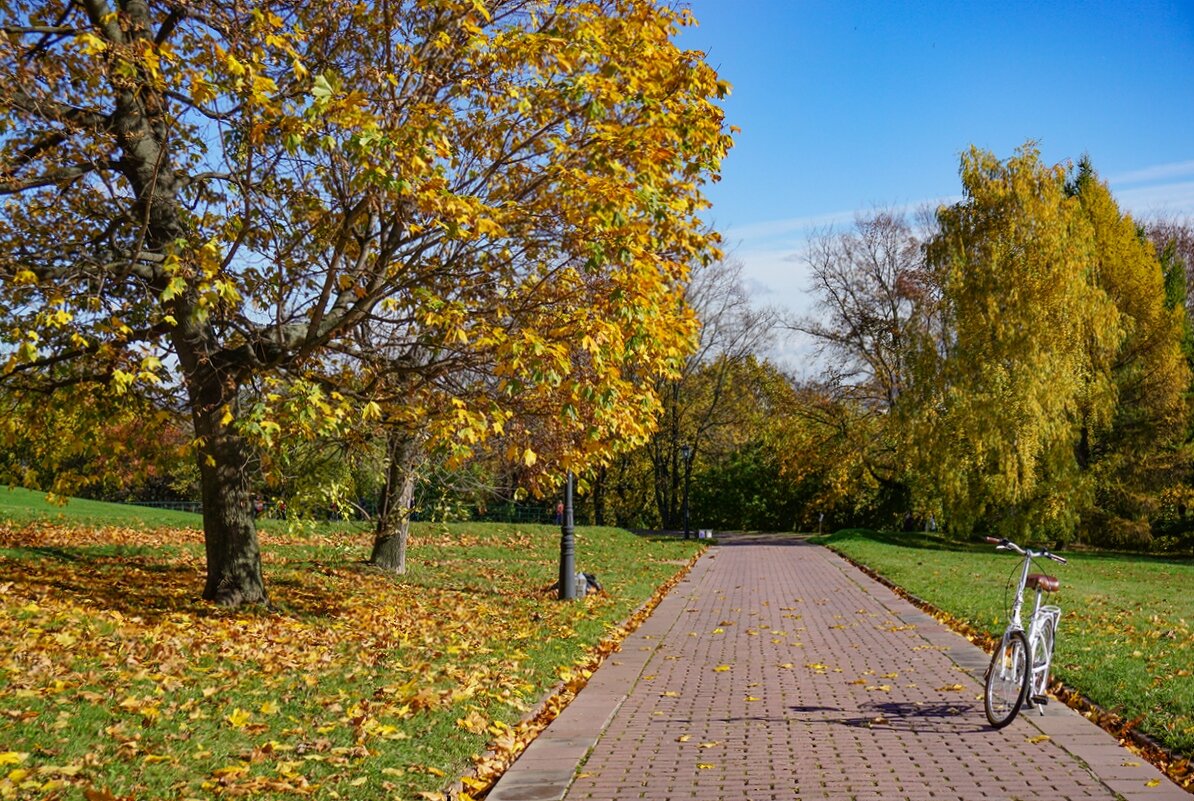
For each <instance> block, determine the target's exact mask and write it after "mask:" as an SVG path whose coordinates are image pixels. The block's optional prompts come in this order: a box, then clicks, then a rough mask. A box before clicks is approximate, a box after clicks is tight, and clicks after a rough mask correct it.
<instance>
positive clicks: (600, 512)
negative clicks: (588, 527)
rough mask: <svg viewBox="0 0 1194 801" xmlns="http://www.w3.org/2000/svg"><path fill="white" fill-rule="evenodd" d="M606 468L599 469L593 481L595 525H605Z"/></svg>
mask: <svg viewBox="0 0 1194 801" xmlns="http://www.w3.org/2000/svg"><path fill="white" fill-rule="evenodd" d="M606 475H607V474H606V468H604V467H600V468H598V469H597V476H596V477H595V479H594V480H593V525H596V526H604V525H605V479H606Z"/></svg>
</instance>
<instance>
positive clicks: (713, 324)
mask: <svg viewBox="0 0 1194 801" xmlns="http://www.w3.org/2000/svg"><path fill="white" fill-rule="evenodd" d="M742 270H743V266H742V264H741V262H738V261H734V260H732V259H729V260H721V261H717V262H713V263H711V264H709V265H707V266H704V267H701V268H699V269H697V270H696V271H695V272H694V274H693V278H692V282H691V284H690V285H689V286H688V289H687V293H686V302H687V303H688V304H689V305H690V306H691V307H692V309H693V310H694V312H695V313H696V316H697V319H698V320H699V321H700V325H701V328H700V334H699V340H698V342H697V346H696V350H695V351H694V352H693V353H692V355H691V356H689V357H688V359H687V360H686V361H685V363H684V365H683V367H682V369H681V370H680V371H679V374H678V375H676V376H674V377H670V378H667V379H664V380H660V381H659V382H658V387H657V389H658V392H659V395H660V398H661V400H662V402H663V415H662V418H661V420H660V424H659V428H658V430H657V431H656V432H655V433H654V434H653V436H652V437H651V441H650V445H649V447H648V454H649V456H650V460H651V467H652V473H653V479H654V500H655V506H656V509H657V510H658V514H659V519H660V522H661V524H662V525H663V526H664V527H665V528H676V527H677V526H678V525H679V524H680V523H681V522H682V521H681V520H680V516H681V504H682V498H683V483H684V480H685V478H686V475H687V472H688V471H689V470H690V469H691V465H692V464H693V463H696V462H698V461H699V460H700V459H703V458H705V457H707V456H716V455H718V450H719V449H720V448H722V445H723V444H724V443H721V442H719V432H728V431H734V430H738V429H739V428H740V427H741V426H742V423H743V421H744V420H745V419H746V417H745V416H746V414H747V412H748V411H749V410H748V403H747V402H745V399H746V395H745V394H744V393H743V387H742V386H741V384H740V383H738V380H737V379H739V378H740V377H741V376H740V375H739V373H740V371H741V370H745V369H747V368H748V364H749V363H751V362H752V360H754V359H756V358H758V357H761V356H762V354H763V352H764V351H765V350H766V349H767V348H768V347H769V345H770V343H771V341H772V339H773V337H774V335H775V328H776V324H777V315H776V312H775V310H774V309H770V308H767V307H761V306H758V305H756V304H755V303H753V302H752V300H751V298H750V295H749V292H748V291H747V288H746V284H745V281H744V280H743V276H742ZM684 445H687V446H688V448H689V451H688V454H689V456H688V458H689V464H687V465H686V464H685V463H684V459H683V457H682V450H681V449H682V446H684ZM599 478H600V477H599Z"/></svg>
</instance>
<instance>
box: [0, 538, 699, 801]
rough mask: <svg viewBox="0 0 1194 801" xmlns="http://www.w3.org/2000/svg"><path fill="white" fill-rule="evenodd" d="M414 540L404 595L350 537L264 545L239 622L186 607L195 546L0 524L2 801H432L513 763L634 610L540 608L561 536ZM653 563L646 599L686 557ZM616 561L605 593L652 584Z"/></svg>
mask: <svg viewBox="0 0 1194 801" xmlns="http://www.w3.org/2000/svg"><path fill="white" fill-rule="evenodd" d="M626 536H628V537H629V536H631V535H628V534H627V535H626ZM414 539H415V542H414V543H412V562H413V563H414V564H415V565H416V567H415V569H413V570H412V574H413V575H412V576H410V577H407V578H406V579H402V580H396V579H395V577H393V576H391V575H388V574H385V573H382V572H380V571H375V570H370V569H365V568H363V567H362V566H361V565H360V564H358V563H356V562H354V561H353V560H352V559H351V558H350V557H346V556H345V555H344V554H350V553H355V554H356V556H357V558H359V555H360V552H361V550H362V548H361V547H358V548H356V549H355V551H354V550H352V549H348V550H346V549H344V548H343V547H342V546H343V541H344V535H339V536H338V537H337V536H336V535H319V536H307V537H293V536H289V535H286V534H265V535H263V540H265V541H266V542H267V549H266V551H265V553H266V568H265V569H266V573H267V583H268V585H269V586H270V588H271V589H272V591H273V592H274V593H275V595H276V597H277V599H278V606H277V607H276V608H271V609H264V608H248V609H240V610H227V609H221V608H217V607H214V606H211V605H208V604H206V603H204V602H202V601H199V600H197V598H196V596H197V595H198V591H199V588H200V587H201V586H202V578H203V563H202V551H201V544H202V535H201V533H198V532H194V531H190V530H169V531H163V530H134V529H112V528H109V529H103V530H85V529H67V528H64V527H60V526H52V525H48V524H44V523H37V524H34V525H31V526H26V527H21V528H19V529H17V528H15V527H13V526H3V525H0V548H4V549H6V551H4V552H0V568H2V573H0V575H2V576H3V581H0V654H2V656H0V687H3V689H2V690H0V697H2V698H3V700H4V704H3V706H2V709H0V714H2V715H3V716H4V717H3V719H0V725H3V727H4V728H5V729H6V732H7V733H6V735H5V741H6V742H5V747H6V749H10V750H6V751H5V753H4V754H0V757H3V758H6V759H9V760H16V759H18V757H14V756H9V755H11V754H17V755H23V756H20V757H19V764H18V763H16V762H13V766H12V767H8V766H5V767H4V768H0V799H8V798H18V797H21V798H24V797H29V798H33V797H38V798H40V797H44V796H47V795H49V794H53V793H57V792H60V791H65V790H69V789H70V788H76V789H75V790H74V792H75V793H78V792H80V791H81V790H88V791H90V792H91V793H92V794H93V795H96V796H97V798H106V797H109V796H110V797H113V798H119V797H123V796H126V795H132V796H136V797H150V796H156V797H161V796H166V795H169V796H173V797H197V796H204V795H212V794H217V793H218V794H228V795H242V794H254V795H260V794H265V795H279V796H280V795H313V796H316V797H329V798H330V797H335V795H336V793H337V792H343V791H344V789H345V788H352V789H353V790H354V792H356V791H357V790H358V789H359V790H360V791H361V792H364V791H368V792H372V793H374V794H378V795H397V796H402V797H406V796H413V795H415V794H417V793H421V792H437V791H438V790H439V789H440V788H442V787H443V785H444V783H445V776H447V774H448V772H452V773H456V772H458V771H460V770H462V769H463V768H464V767H465V766H466V765H467V762H468V757H469V755H470V754H478V753H480V752H481V751H483V750H484V749H485V746H486V743H489V749H490V753H491V754H493V753H499V754H500V753H509V752H516V751H518V750H520V744H519V737H525V736H526V734H525V733H520V732H518V731H516V727H512V726H511V725H510V724H512V723H516V722H517V721H518V720H519V719H520V718H521V717H523V716H524V714H525V713H526V711H527V710H528V709H529V707H530V705H531V704H532V703H533V702H534V701H535V699H536V698H537V697H538V695H539V694H540V693H542V691H543V690H544V689H545V688H546V687H547V686H549V685H550V684H551V683H552V682H553V681H554V680H555V677H556V671H557V668H558V667H560V666H562V665H572V664H576V663H579V664H578V665H577V667H576V668H575V681H572V682H565V683H566V684H569V685H571V686H575V685H576V684H578V683H579V684H583V680H584V678H585V673H586V672H587V671H591V668H592V667H594V666H595V665H589V666H586V664H585V663H586V662H588V661H590V660H591V658H592V655H593V653H594V652H595V651H596V650H600V649H601V648H605V649H606V650H607V652H608V650H612V649H613V648H614V647H616V644H615V645H608V644H607V645H599V643H600V641H601V640H602V638H603V637H607V635H608V634H609V633H610V632H609V629H610V626H611V625H612V624H613V623H614V622H615V621H616V620H617V619H618V618H619V617H625V615H626V614H628V613H629V611H630V609H631V608H633V606H635V605H637V604H638V603H639V602H640V601H641V600H643V599H642V598H638V599H637V600H636V599H635V598H633V597H622V598H615V597H614V596H613V595H612V594H607V595H605V596H591V597H590V598H588V599H586V600H584V601H582V602H579V603H576V604H559V603H556V602H554V601H552V600H550V599H547V598H545V596H544V595H543V593H542V592H541V589H542V585H543V584H544V579H545V578H547V577H549V576H550V575H551V572H552V570H553V569H554V566H553V565H551V564H550V560H545V559H544V557H545V556H550V552H551V549H552V548H553V547H554V545H555V535H554V533H553V534H551V535H550V536H540V537H531V536H528V535H526V534H525V533H520V532H517V531H502V532H498V531H493V532H487V531H486V530H484V529H482V530H481V531H480V533H476V532H473V533H469V534H457V533H453V532H448V531H442V532H438V533H432V534H430V535H429V536H427V537H426V540H425V541H420V540H419V538H417V537H416V538H414ZM639 542H641V541H635V542H632V543H631V545H634V546H635V547H637V546H638V544H639ZM359 544H360V543H358V545H359ZM113 545H120V546H121V547H122V548H133V549H135V551H133V552H132V553H135V555H131V556H130V555H129V553H130V552H129V551H121V552H110V551H109V550H105V549H110V548H111V547H112V546H113ZM622 545H623V547H625V546H626V543H623V544H622ZM658 547H659V549H660V550H661V551H662V553H660V554H653V553H650V552H645V553H644V555H643V556H644V558H643V559H641V560H636V562H637V563H638V567H636V568H635V569H636V570H638V571H640V572H641V571H644V570H646V571H648V572H649V573H651V575H653V576H655V577H657V578H655V579H649V580H651V581H654V582H655V584H656V585H657V584H658V583H661V582H662V580H663V579H666V578H667V577H669V576H671V575H673V574H674V573H675V571H676V568H675V566H674V565H663V564H660V563H659V562H662V560H663V559H664V557H666V558H670V559H672V560H674V559H675V556H676V555H677V554H676V549H675V548H674V547H670V546H658ZM420 548H422V549H425V550H424V551H423V553H424V554H426V555H427V556H429V557H431V558H429V559H428V560H427V561H429V562H430V561H434V562H436V565H435V566H434V567H424V566H421V565H420V563H419V562H418V559H419V554H420V550H419V549H420ZM154 549H160V550H154ZM337 549H339V550H337ZM486 549H489V551H491V552H492V553H490V552H486V553H485V554H484V555H485V556H492V555H495V554H496V555H497V556H500V555H501V553H502V551H507V552H508V553H510V554H511V557H510V558H509V559H508V560H506V561H503V560H502V559H500V558H495V559H492V560H487V559H476V558H474V557H475V555H476V554H477V553H478V552H479V551H486ZM693 552H694V550H693V549H687V553H689V554H691V553H693ZM545 561H546V562H547V563H546V564H543V563H544V562H545ZM616 561H617V560H615V559H613V558H611V559H610V560H609V562H610V564H609V565H601V566H600V567H601V569H602V570H603V571H605V575H603V578H605V577H606V576H609V578H610V579H611V581H608V582H607V586H611V587H617V586H618V585H619V584H629V583H633V582H639V583H642V582H643V581H644V580H646V579H648V577H647V576H646V575H635V576H621V577H619V576H618V575H616V573H613V572H610V571H613V570H614V569H615V568H614V567H613V564H614V563H615V562H616ZM644 565H647V566H646V567H644ZM640 591H641V590H640ZM547 706H550V704H549V705H547ZM457 775H458V774H457ZM481 775H484V772H482V773H481ZM362 779H363V780H362ZM474 781H482V780H481V779H477V778H476V777H474ZM337 788H339V790H337Z"/></svg>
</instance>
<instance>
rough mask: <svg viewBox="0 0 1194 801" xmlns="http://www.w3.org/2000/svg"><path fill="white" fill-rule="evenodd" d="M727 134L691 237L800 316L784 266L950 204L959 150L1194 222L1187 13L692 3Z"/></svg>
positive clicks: (960, 3) (1000, 5)
mask: <svg viewBox="0 0 1194 801" xmlns="http://www.w3.org/2000/svg"><path fill="white" fill-rule="evenodd" d="M690 7H691V8H692V11H693V13H694V15H695V16H696V17H697V19H698V21H699V22H700V26H699V27H698V28H695V29H690V30H687V31H685V32H684V33H683V34H682V36H681V39H680V45H681V46H682V47H685V48H690V49H696V50H702V51H704V52H705V53H706V54H707V61H708V62H709V63H710V64H711V65H713V66H714V67H715V68H716V69H717V70H718V72H719V74H720V75H721V77H723V78H724V79H726V80H728V81H729V82H730V83H731V84H732V85H733V87H734V88H733V93H732V94H731V96H730V97H729V98H728V100H727V101H726V103H725V109H726V116H727V121H728V122H729V124H731V125H736V126H738V127H739V128H741V129H742V132H741V133H740V134H739V135H738V136H737V140H736V145H735V147H734V150H733V151H732V152H731V153H730V156H729V157H728V158H727V159H726V161H725V163H724V164H723V170H722V181H721V182H720V183H718V184H714V185H712V186H710V187H709V188H708V195H709V197H710V199H711V200H712V201H713V203H714V208H713V210H712V211H711V212H710V213H709V219H710V220H711V221H712V222H713V223H714V224H716V225H717V227H718V228H719V229H720V230H722V231H723V233H724V234H725V235H726V240H727V245H728V246H729V249H730V251H731V254H732V255H733V256H734V257H735V258H737V259H739V260H741V261H742V262H743V263H744V264H745V268H746V274H747V276H748V279H749V282H750V284H751V287H752V290H753V291H754V293H755V296H756V298H757V299H758V300H759V301H761V302H766V303H773V304H776V305H780V306H784V307H788V308H794V309H796V310H798V311H804V310H807V309H808V298H807V296H806V294H805V292H804V290H805V289H806V287H807V280H806V278H805V274H804V270H803V264H802V263H801V261H800V252H801V250H802V247H803V242H804V240H805V238H806V237H807V235H808V233H809V231H810V230H811V229H812V228H816V227H824V226H827V225H835V226H836V227H838V228H843V227H845V226H847V225H848V224H849V223H850V221H851V219H852V217H853V214H854V213H855V212H856V211H867V210H871V209H875V208H880V207H883V208H886V207H892V206H917V205H921V204H924V203H934V204H935V203H937V202H940V201H942V200H947V201H948V200H952V199H956V198H957V197H958V195H959V194H960V184H959V181H958V161H959V156H960V154H961V153H962V151H963V150H965V149H967V148H968V147H969V146H970V145H971V144H974V145H977V146H979V147H982V148H984V149H987V150H991V151H993V152H994V153H995V154H996V155H998V156H999V157H1000V158H1006V157H1008V156H1010V155H1011V154H1012V152H1013V151H1014V150H1015V148H1016V147H1018V146H1019V145H1021V144H1023V143H1024V142H1025V141H1026V140H1028V139H1035V140H1037V142H1038V143H1039V146H1040V148H1041V152H1042V156H1043V158H1044V159H1045V160H1046V161H1048V162H1050V163H1055V162H1061V161H1066V160H1073V161H1076V160H1077V159H1078V158H1079V157H1081V156H1082V155H1083V154H1089V155H1090V157H1091V160H1092V162H1093V164H1094V167H1095V169H1096V170H1097V171H1098V172H1099V174H1100V175H1101V176H1102V177H1103V178H1104V179H1106V180H1107V181H1108V182H1109V183H1110V184H1111V188H1112V191H1113V192H1114V193H1115V196H1116V197H1117V199H1118V200H1119V201H1120V205H1121V207H1123V208H1126V209H1127V210H1129V211H1131V212H1133V214H1135V215H1136V216H1148V215H1155V214H1167V215H1170V216H1174V215H1177V216H1191V217H1194V0H1170V1H1169V2H1160V1H1157V0H1141V1H1139V2H1083V3H1077V2H1073V3H1058V2H1036V3H1029V2H1023V1H1020V2H1008V1H1007V0H1004V1H1003V2H983V3H980V2H971V1H970V0H957V1H956V2H880V1H879V0H872V1H871V2H851V1H848V0H787V1H785V0H692V1H691V2H690Z"/></svg>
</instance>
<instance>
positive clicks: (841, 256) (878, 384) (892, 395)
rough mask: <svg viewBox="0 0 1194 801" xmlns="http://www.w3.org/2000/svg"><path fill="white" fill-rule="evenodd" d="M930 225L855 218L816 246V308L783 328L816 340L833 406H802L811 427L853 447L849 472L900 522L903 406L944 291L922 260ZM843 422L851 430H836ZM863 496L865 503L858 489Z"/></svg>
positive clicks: (881, 216)
mask: <svg viewBox="0 0 1194 801" xmlns="http://www.w3.org/2000/svg"><path fill="white" fill-rule="evenodd" d="M919 216H920V217H926V215H925V214H923V213H922V214H921V215H919ZM933 225H934V223H933V222H932V221H930V220H928V219H918V220H917V221H916V222H912V221H910V220H909V218H908V216H907V215H906V214H904V213H900V212H895V211H876V212H873V213H871V214H867V215H859V216H858V217H856V218H855V220H854V224H853V226H852V227H851V228H849V229H848V230H846V231H843V232H836V231H832V230H831V231H825V232H821V233H819V234H817V235H816V236H814V237H812V239H811V240H810V242H809V247H808V251H807V253H806V256H805V260H806V262H807V263H808V266H809V269H810V274H811V279H812V280H811V290H812V293H813V295H814V296H815V298H816V305H815V307H814V311H813V312H812V313H811V314H809V315H806V316H804V317H803V318H802V319H798V320H795V321H792V322H790V323H789V325H790V326H791V327H792V328H794V329H796V330H798V331H801V332H803V333H804V334H806V335H808V336H810V337H811V338H812V340H813V342H814V343H816V346H817V353H818V356H819V358H820V360H821V361H822V363H824V364H825V369H824V371H823V373H824V374H823V376H822V377H821V380H820V387H819V390H820V391H821V392H823V393H827V394H828V396H829V397H827V398H826V399H825V400H826V401H827V402H826V403H812V404H806V405H805V407H804V411H806V412H808V413H810V414H811V418H810V419H809V420H808V422H809V423H810V424H812V425H813V429H814V430H825V431H835V432H836V433H835V437H838V438H841V437H844V438H846V439H848V440H851V441H853V442H855V443H856V444H857V446H858V452H857V454H856V456H857V461H855V460H853V459H851V460H850V461H851V463H855V464H856V466H858V467H860V468H861V469H862V470H863V471H865V473H866V474H867V475H866V478H865V481H864V483H865V484H866V485H867V486H868V487H871V486H878V487H879V488H880V489H881V494H883V495H885V496H886V501H885V502H886V504H887V505H888V506H889V507H890V508H889V510H888V511H889V512H890V513H892V514H899V515H903V514H905V513H906V512H907V511H908V507H909V503H910V497H909V489H908V486H907V477H906V469H907V463H906V460H905V459H904V458H903V453H904V448H903V444H902V438H903V431H904V423H903V421H902V420H901V416H900V414H899V412H900V410H901V408H902V407H901V396H902V394H903V393H904V391H905V390H906V389H907V387H908V385H909V383H910V382H911V381H912V378H913V371H914V368H913V361H914V357H915V354H916V353H917V352H918V351H919V348H920V345H921V341H922V340H923V339H924V338H925V337H931V336H933V333H932V332H933V331H934V329H935V327H936V319H935V315H936V311H937V308H938V304H939V295H940V287H939V286H938V285H937V284H936V278H935V276H934V274H933V273H932V271H931V270H929V269H928V267H927V265H926V263H925V251H924V248H925V242H926V240H927V239H928V233H927V232H928V231H930V230H931V229H932V227H933ZM847 409H849V410H850V411H849V412H848V413H846V410H847ZM846 421H849V422H850V425H851V426H852V427H853V428H854V429H855V430H853V431H847V430H842V429H841V425H842V424H843V423H845V422H846ZM820 424H824V425H825V426H827V428H824V429H822V428H820ZM859 491H860V497H867V498H870V497H871V493H870V492H869V491H863V488H862V487H861V486H859Z"/></svg>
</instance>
